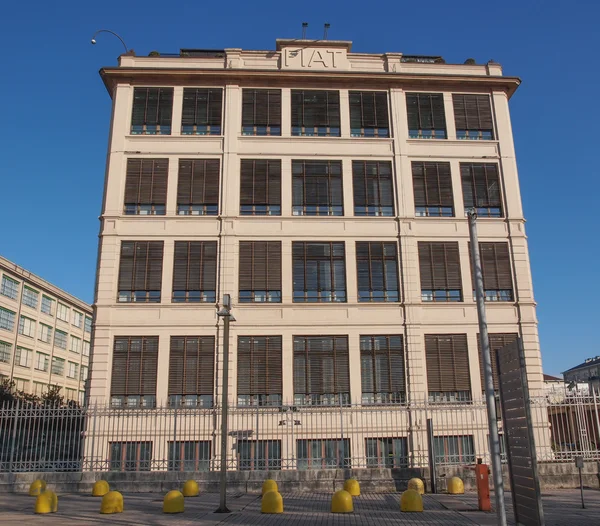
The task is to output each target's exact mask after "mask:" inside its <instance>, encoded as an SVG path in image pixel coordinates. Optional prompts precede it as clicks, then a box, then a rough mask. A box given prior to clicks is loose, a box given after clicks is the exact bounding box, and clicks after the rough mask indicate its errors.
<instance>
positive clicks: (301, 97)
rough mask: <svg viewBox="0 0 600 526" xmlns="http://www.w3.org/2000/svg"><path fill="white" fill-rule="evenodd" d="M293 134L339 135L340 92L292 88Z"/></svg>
mask: <svg viewBox="0 0 600 526" xmlns="http://www.w3.org/2000/svg"><path fill="white" fill-rule="evenodd" d="M292 135H305V136H311V137H312V136H319V137H339V136H340V94H339V92H338V91H317V90H292Z"/></svg>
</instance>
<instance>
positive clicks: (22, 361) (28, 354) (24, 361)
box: [15, 347, 33, 367]
mask: <svg viewBox="0 0 600 526" xmlns="http://www.w3.org/2000/svg"><path fill="white" fill-rule="evenodd" d="M32 356H33V351H32V350H31V349H25V347H17V350H16V352H15V364H16V365H18V366H19V367H31V359H32Z"/></svg>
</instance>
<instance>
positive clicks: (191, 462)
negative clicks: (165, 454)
mask: <svg viewBox="0 0 600 526" xmlns="http://www.w3.org/2000/svg"><path fill="white" fill-rule="evenodd" d="M210 446H211V442H210V440H199V441H187V440H186V441H182V442H180V441H177V442H169V464H168V470H169V471H210Z"/></svg>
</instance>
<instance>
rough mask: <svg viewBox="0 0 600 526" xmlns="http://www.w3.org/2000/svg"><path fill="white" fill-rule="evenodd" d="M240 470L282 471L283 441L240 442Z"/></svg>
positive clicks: (238, 446)
mask: <svg viewBox="0 0 600 526" xmlns="http://www.w3.org/2000/svg"><path fill="white" fill-rule="evenodd" d="M236 446H237V457H238V469H239V470H241V471H248V470H265V469H268V470H278V469H281V440H238V441H237V445H236Z"/></svg>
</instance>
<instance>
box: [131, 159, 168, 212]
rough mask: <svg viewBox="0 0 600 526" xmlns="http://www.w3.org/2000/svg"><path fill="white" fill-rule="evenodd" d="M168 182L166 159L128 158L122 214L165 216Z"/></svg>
mask: <svg viewBox="0 0 600 526" xmlns="http://www.w3.org/2000/svg"><path fill="white" fill-rule="evenodd" d="M168 180H169V159H168V158H141V157H129V158H128V159H127V167H126V173H125V193H124V197H123V214H124V215H128V216H129V215H138V216H148V215H151V216H153V215H156V216H164V215H166V213H167V189H168Z"/></svg>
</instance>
